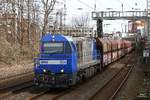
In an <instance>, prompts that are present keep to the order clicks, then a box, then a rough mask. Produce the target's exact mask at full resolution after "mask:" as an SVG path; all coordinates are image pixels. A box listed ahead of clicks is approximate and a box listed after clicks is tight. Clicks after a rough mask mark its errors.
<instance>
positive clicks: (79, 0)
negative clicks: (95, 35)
mask: <svg viewBox="0 0 150 100" xmlns="http://www.w3.org/2000/svg"><path fill="white" fill-rule="evenodd" d="M77 1H78V2H80V3H81V4H83V5H85V6H87V7H88V8H91V9H92V10H94V8H93V7H92V6H90V5H88V4H87V3H85V2H83V1H81V0H77Z"/></svg>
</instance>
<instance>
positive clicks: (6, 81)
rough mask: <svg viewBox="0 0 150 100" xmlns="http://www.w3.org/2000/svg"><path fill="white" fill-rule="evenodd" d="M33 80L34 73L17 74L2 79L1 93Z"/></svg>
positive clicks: (0, 82) (0, 81)
mask: <svg viewBox="0 0 150 100" xmlns="http://www.w3.org/2000/svg"><path fill="white" fill-rule="evenodd" d="M32 80H33V72H27V73H22V74H17V75H14V76H10V77H5V78H1V79H0V91H3V90H5V89H7V88H11V87H14V86H17V85H19V84H22V83H26V82H29V81H32Z"/></svg>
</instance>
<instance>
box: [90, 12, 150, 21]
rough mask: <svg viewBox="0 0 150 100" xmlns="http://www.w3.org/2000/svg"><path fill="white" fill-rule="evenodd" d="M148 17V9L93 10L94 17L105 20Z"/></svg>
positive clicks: (94, 18)
mask: <svg viewBox="0 0 150 100" xmlns="http://www.w3.org/2000/svg"><path fill="white" fill-rule="evenodd" d="M147 17H148V13H147V11H123V12H122V11H99V12H97V11H93V12H92V19H93V20H97V19H104V20H115V19H122V20H133V19H135V20H136V19H146V18H147Z"/></svg>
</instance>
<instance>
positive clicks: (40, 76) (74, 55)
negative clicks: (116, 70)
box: [34, 34, 101, 87]
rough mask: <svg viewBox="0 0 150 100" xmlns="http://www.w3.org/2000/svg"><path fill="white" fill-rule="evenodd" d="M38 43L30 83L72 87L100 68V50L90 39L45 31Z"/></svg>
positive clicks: (94, 40)
mask: <svg viewBox="0 0 150 100" xmlns="http://www.w3.org/2000/svg"><path fill="white" fill-rule="evenodd" d="M40 46H41V49H40V54H39V57H38V58H36V59H35V61H34V75H35V77H34V82H35V84H36V85H38V86H48V87H66V86H72V85H75V84H76V83H77V82H78V81H80V80H82V79H84V78H89V77H90V76H93V75H94V74H95V73H96V72H97V71H98V70H100V66H97V65H99V64H100V62H101V61H100V58H101V56H100V55H101V54H100V53H101V52H100V51H99V50H98V49H97V45H96V39H94V38H89V37H71V36H64V35H61V34H46V35H45V36H43V37H42V39H41V44H40Z"/></svg>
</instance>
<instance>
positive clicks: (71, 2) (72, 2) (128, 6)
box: [66, 0, 146, 30]
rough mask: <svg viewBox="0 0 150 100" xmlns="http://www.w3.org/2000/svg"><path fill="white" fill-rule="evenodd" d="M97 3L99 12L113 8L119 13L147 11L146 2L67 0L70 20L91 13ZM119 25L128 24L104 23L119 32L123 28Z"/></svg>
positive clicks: (142, 0) (132, 0)
mask: <svg viewBox="0 0 150 100" xmlns="http://www.w3.org/2000/svg"><path fill="white" fill-rule="evenodd" d="M95 2H96V9H97V11H106V10H107V8H112V10H115V11H119V10H121V9H122V4H123V9H124V10H134V9H140V10H144V9H146V0H66V4H67V16H68V17H67V18H68V19H70V18H71V17H72V16H77V15H81V14H83V13H85V12H91V11H93V10H94V4H95ZM78 8H82V10H78ZM116 22H117V23H126V22H124V21H115V25H113V24H114V21H104V23H110V24H111V25H110V26H107V28H109V29H110V30H118V29H120V28H121V25H120V24H119V25H116Z"/></svg>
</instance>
